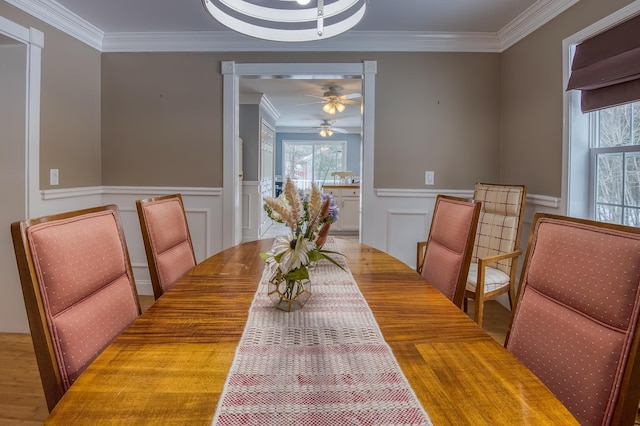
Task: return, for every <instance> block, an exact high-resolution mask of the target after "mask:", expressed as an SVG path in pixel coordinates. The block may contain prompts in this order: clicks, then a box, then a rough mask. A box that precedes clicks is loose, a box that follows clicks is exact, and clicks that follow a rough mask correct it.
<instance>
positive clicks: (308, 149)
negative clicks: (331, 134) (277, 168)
mask: <svg viewBox="0 0 640 426" xmlns="http://www.w3.org/2000/svg"><path fill="white" fill-rule="evenodd" d="M346 152H347V142H346V141H283V142H282V174H283V176H284V177H290V178H291V180H292V181H293V183H295V184H296V186H297V187H298V189H302V190H304V189H308V188H311V182H315V184H316V185H318V186H322V185H323V184H324V183H325V182H327V181H328V180H332V179H333V178H332V177H331V173H332V172H338V171H344V170H346V164H347V156H346Z"/></svg>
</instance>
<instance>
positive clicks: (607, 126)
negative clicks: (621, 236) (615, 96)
mask: <svg viewBox="0 0 640 426" xmlns="http://www.w3.org/2000/svg"><path fill="white" fill-rule="evenodd" d="M590 125H591V132H590V134H591V144H590V150H589V151H590V154H591V155H590V157H591V176H592V178H591V179H592V182H593V202H592V203H591V204H592V205H593V216H594V218H595V219H596V220H599V221H603V222H610V223H619V224H623V225H630V226H640V102H635V103H631V104H626V105H620V106H616V107H612V108H607V109H604V110H601V111H597V112H593V113H590Z"/></svg>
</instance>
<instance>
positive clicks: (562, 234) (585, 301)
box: [505, 213, 640, 425]
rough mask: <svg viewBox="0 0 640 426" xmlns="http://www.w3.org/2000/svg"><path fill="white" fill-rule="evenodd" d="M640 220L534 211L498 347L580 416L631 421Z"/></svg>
mask: <svg viewBox="0 0 640 426" xmlns="http://www.w3.org/2000/svg"><path fill="white" fill-rule="evenodd" d="M639 314H640V228H635V227H628V226H621V225H612V224H606V223H602V222H595V221H590V220H584V219H576V218H570V217H566V216H558V215H549V214H542V213H538V214H536V216H535V217H534V221H533V225H532V229H531V235H530V238H529V244H528V248H527V253H526V256H525V261H524V265H523V270H522V274H521V278H520V286H519V289H518V302H517V304H516V307H515V309H514V311H513V313H512V318H511V325H510V329H509V331H508V333H507V337H506V342H505V347H506V348H507V350H509V351H510V352H511V353H513V354H514V355H515V356H516V357H517V358H518V359H520V360H521V361H522V362H523V363H524V364H525V365H526V366H527V367H529V369H531V370H532V371H533V372H534V373H535V374H536V375H537V376H538V377H539V378H540V379H541V380H542V381H543V382H544V383H545V385H547V387H548V388H549V389H550V390H551V391H552V392H553V393H554V394H555V395H556V396H557V397H558V399H559V400H560V401H561V402H562V403H563V404H564V405H565V406H566V407H567V408H568V409H569V411H570V412H571V413H572V414H573V415H574V416H575V417H576V419H577V420H578V421H579V422H580V423H581V424H594V425H633V424H634V420H635V416H636V413H637V412H638V401H639V399H640V352H639V351H638V340H639V338H640V328H639V327H638V318H639Z"/></svg>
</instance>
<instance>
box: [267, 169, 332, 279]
mask: <svg viewBox="0 0 640 426" xmlns="http://www.w3.org/2000/svg"><path fill="white" fill-rule="evenodd" d="M264 209H265V211H266V212H267V215H268V216H269V217H270V218H271V219H272V220H274V221H275V222H279V223H284V224H286V225H287V226H288V227H289V230H290V232H289V234H288V235H285V236H280V237H277V238H276V239H275V242H274V245H273V247H272V249H271V251H269V252H267V253H261V256H262V259H263V260H264V261H265V262H266V263H267V265H268V266H269V268H270V269H271V272H272V278H271V281H273V282H278V283H279V282H282V281H286V283H287V288H288V289H289V291H293V288H294V283H295V282H296V281H300V280H308V279H309V265H310V264H312V263H315V262H317V261H319V260H322V259H327V260H329V261H330V262H332V263H334V264H335V265H337V266H340V265H338V263H336V261H335V260H334V259H332V258H331V257H330V256H329V254H338V255H339V254H340V253H338V252H334V251H329V250H323V248H322V247H323V246H324V243H325V242H326V240H327V235H328V234H329V228H330V227H331V224H332V223H333V222H335V221H336V220H337V219H338V207H337V205H336V202H335V200H334V199H333V197H332V196H331V195H329V194H323V193H322V192H321V191H320V190H319V189H318V187H317V186H316V185H315V184H312V185H311V193H309V194H304V193H302V192H301V191H298V190H297V188H296V186H295V185H294V184H293V182H292V181H291V179H290V178H287V180H286V182H285V185H284V188H283V192H282V194H281V195H280V197H278V198H265V199H264ZM340 267H341V266H340ZM341 268H342V267H341Z"/></svg>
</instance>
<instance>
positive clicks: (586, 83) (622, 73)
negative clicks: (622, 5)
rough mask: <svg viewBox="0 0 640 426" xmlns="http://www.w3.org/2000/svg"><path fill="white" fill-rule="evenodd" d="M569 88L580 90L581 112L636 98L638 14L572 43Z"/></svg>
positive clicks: (639, 92)
mask: <svg viewBox="0 0 640 426" xmlns="http://www.w3.org/2000/svg"><path fill="white" fill-rule="evenodd" d="M572 89H577V90H581V91H582V100H581V107H582V112H590V111H596V110H599V109H603V108H609V107H612V106H616V105H621V104H625V103H629V102H633V101H637V100H640V15H638V16H635V17H633V18H631V19H629V20H627V21H625V22H623V23H621V24H619V25H617V26H615V27H613V28H611V29H609V30H607V31H605V32H603V33H600V34H598V35H596V36H594V37H591V38H589V39H587V40H585V41H583V42H582V43H581V44H579V45H578V46H576V51H575V55H574V58H573V62H572V64H571V76H570V78H569V83H568V85H567V90H572Z"/></svg>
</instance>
